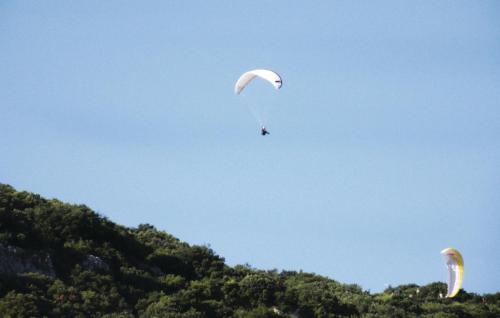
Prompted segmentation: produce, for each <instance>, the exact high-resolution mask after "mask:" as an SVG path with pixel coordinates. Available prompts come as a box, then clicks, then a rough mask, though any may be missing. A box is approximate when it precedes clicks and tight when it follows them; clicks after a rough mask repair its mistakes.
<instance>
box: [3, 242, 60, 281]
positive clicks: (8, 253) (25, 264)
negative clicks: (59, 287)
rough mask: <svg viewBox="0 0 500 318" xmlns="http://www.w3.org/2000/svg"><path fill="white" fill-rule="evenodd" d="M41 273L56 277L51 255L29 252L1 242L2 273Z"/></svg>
mask: <svg viewBox="0 0 500 318" xmlns="http://www.w3.org/2000/svg"><path fill="white" fill-rule="evenodd" d="M28 272H32V273H40V274H43V275H46V276H49V277H55V276H56V274H55V271H54V266H53V264H52V259H51V258H50V255H49V254H47V253H43V252H28V251H26V250H24V249H22V248H19V247H15V246H4V245H1V244H0V274H6V275H15V274H18V273H28Z"/></svg>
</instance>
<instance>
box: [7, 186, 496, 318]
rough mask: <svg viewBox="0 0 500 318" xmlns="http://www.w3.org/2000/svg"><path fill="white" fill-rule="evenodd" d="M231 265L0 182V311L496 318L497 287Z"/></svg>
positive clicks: (205, 251)
mask: <svg viewBox="0 0 500 318" xmlns="http://www.w3.org/2000/svg"><path fill="white" fill-rule="evenodd" d="M442 294H446V285H445V284H443V283H439V282H436V283H430V284H427V285H425V286H418V285H415V284H407V285H401V286H397V287H389V288H387V289H386V290H385V291H384V292H382V293H376V294H370V293H369V292H367V291H364V290H363V289H362V288H361V287H360V286H358V285H355V284H342V283H340V282H337V281H335V280H333V279H330V278H327V277H323V276H320V275H316V274H312V273H304V272H302V271H298V272H297V271H281V272H278V271H277V270H258V269H254V268H251V267H250V266H248V265H237V266H233V267H231V266H228V265H227V264H226V263H225V260H224V258H223V257H221V256H219V255H217V254H216V253H215V252H214V251H213V250H212V249H210V248H209V247H208V246H198V245H189V244H187V243H185V242H182V241H181V240H179V239H178V238H176V237H174V236H172V235H170V234H168V233H166V232H163V231H159V230H157V229H156V228H155V227H154V226H152V225H149V224H141V225H139V226H138V227H136V228H129V227H125V226H121V225H118V224H116V223H113V222H112V221H110V220H108V219H107V218H106V217H103V216H101V215H99V214H98V213H96V212H94V211H93V210H92V209H90V208H89V207H87V206H86V205H82V204H80V205H74V204H68V203H64V202H61V201H59V200H57V199H45V198H43V197H42V196H40V195H37V194H34V193H30V192H26V191H16V190H15V189H14V188H13V187H12V186H9V185H6V184H0V314H1V316H2V317H417V316H419V317H499V316H500V293H495V294H484V295H477V294H474V293H468V292H466V291H464V290H461V291H460V293H459V294H458V296H457V297H456V298H454V299H446V298H440V296H439V295H442Z"/></svg>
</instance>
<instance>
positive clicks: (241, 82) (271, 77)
mask: <svg viewBox="0 0 500 318" xmlns="http://www.w3.org/2000/svg"><path fill="white" fill-rule="evenodd" d="M256 77H260V78H262V79H264V80H266V81H268V82H269V83H271V84H272V85H273V86H274V88H276V89H280V87H281V85H282V84H283V82H282V80H281V77H280V76H279V75H278V73H276V72H273V71H270V70H253V71H249V72H246V73H243V75H241V76H240V78H239V79H238V80H237V81H236V84H235V85H234V92H235V93H236V94H239V93H241V91H242V90H243V89H244V88H245V87H246V86H247V85H248V84H249V83H250V82H251V81H252V80H253V79H254V78H256Z"/></svg>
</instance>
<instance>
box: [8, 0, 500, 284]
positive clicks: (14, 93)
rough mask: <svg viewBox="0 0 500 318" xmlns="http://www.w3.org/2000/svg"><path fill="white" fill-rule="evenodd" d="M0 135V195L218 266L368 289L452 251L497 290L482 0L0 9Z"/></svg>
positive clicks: (492, 30)
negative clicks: (137, 230) (131, 230)
mask: <svg viewBox="0 0 500 318" xmlns="http://www.w3.org/2000/svg"><path fill="white" fill-rule="evenodd" d="M255 68H270V69H273V70H276V71H278V72H279V73H280V74H281V75H282V77H283V82H284V84H283V87H282V89H281V90H280V91H279V92H275V91H274V90H273V89H272V88H271V87H270V85H269V86H267V85H265V84H264V83H259V82H256V83H252V86H250V87H248V90H246V91H245V94H246V96H244V97H243V96H235V95H234V93H233V86H234V83H235V81H236V80H237V78H238V77H239V76H240V74H241V73H243V72H244V71H247V70H251V69H255ZM253 84H255V85H253ZM244 100H245V101H251V102H252V103H255V105H258V106H259V107H261V108H262V109H264V110H265V111H266V112H269V122H267V125H268V127H269V130H270V132H271V135H270V136H266V137H261V136H260V135H259V125H258V123H257V122H256V121H255V120H254V118H253V117H252V115H251V113H250V112H249V110H248V109H247V108H246V107H245V103H244V102H243V101H244ZM0 132H1V134H0V182H3V183H8V184H11V185H13V186H14V187H16V188H17V189H19V190H28V191H33V192H37V193H40V194H41V195H43V196H46V197H49V198H52V197H56V198H59V199H61V200H63V201H67V202H71V203H84V204H87V205H88V206H90V207H91V208H92V209H94V210H95V211H97V212H98V213H100V214H102V215H105V216H107V217H109V218H110V219H111V220H113V221H115V222H117V223H119V224H123V225H126V226H137V225H138V224H140V223H150V224H153V225H155V226H156V227H157V228H158V229H161V230H164V231H167V232H169V233H171V234H173V235H175V236H176V237H178V238H180V239H181V240H184V241H187V242H188V243H191V244H210V246H211V247H212V248H213V249H214V250H215V251H216V253H218V254H220V255H222V256H224V257H225V258H226V260H227V262H228V264H230V265H235V264H244V263H248V264H250V265H252V266H254V267H257V268H260V269H273V268H277V269H287V270H301V269H302V270H304V271H307V272H314V273H317V274H321V275H325V276H328V277H330V278H333V279H336V280H339V281H341V282H344V283H357V284H360V285H361V286H362V287H363V288H364V289H367V290H371V291H381V290H383V289H384V288H385V286H386V284H391V285H398V284H403V283H417V284H427V283H430V282H433V281H445V280H446V278H447V274H446V269H445V266H444V260H443V258H442V257H441V255H440V254H439V252H440V251H441V250H442V249H443V248H446V247H455V248H457V249H459V250H460V251H461V252H462V254H463V256H464V259H465V266H466V269H465V279H464V288H465V289H466V290H467V291H471V292H479V293H484V292H498V291H500V270H499V269H500V244H499V243H500V214H499V213H500V211H499V208H500V195H499V194H500V138H499V137H500V3H499V2H498V1H438V2H436V1H417V2H408V1H405V2H401V1H377V2H376V3H375V2H373V1H356V2H355V1H315V2H314V3H307V4H305V2H303V1H300V2H299V1H295V2H293V1H211V2H209V1H134V2H127V1H106V2H103V1H0Z"/></svg>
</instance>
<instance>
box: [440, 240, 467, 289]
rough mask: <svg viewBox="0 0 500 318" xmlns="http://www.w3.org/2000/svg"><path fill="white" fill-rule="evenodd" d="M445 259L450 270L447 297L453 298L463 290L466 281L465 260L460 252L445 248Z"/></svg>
mask: <svg viewBox="0 0 500 318" xmlns="http://www.w3.org/2000/svg"><path fill="white" fill-rule="evenodd" d="M441 254H442V255H443V256H444V257H445V260H446V267H447V268H448V293H447V294H446V297H448V298H452V297H455V295H456V294H457V293H458V291H459V290H460V288H462V282H463V279H464V259H463V258H462V255H461V254H460V252H459V251H457V250H456V249H454V248H451V247H450V248H445V249H444V250H442V251H441Z"/></svg>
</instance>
